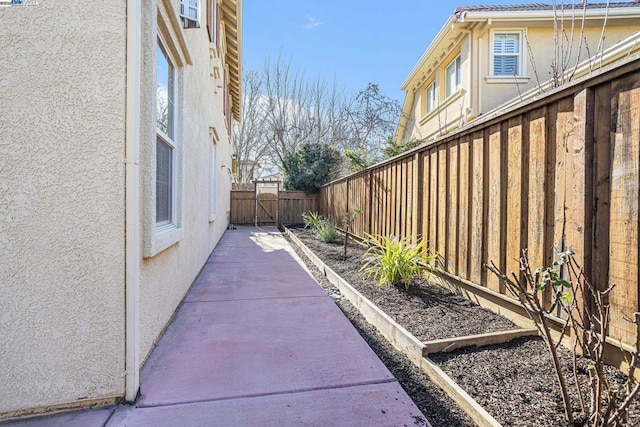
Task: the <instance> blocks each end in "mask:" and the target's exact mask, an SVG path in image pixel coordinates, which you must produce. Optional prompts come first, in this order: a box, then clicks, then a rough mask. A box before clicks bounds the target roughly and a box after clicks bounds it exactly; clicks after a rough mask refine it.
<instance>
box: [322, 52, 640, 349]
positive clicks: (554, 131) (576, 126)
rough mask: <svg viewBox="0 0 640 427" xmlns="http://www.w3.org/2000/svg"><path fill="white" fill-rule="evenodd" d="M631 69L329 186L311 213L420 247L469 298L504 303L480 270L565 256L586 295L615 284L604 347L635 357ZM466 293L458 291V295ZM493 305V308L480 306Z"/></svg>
mask: <svg viewBox="0 0 640 427" xmlns="http://www.w3.org/2000/svg"><path fill="white" fill-rule="evenodd" d="M639 70H640V59H637V57H636V59H634V60H627V61H626V62H625V63H624V64H622V65H620V66H618V67H616V68H612V69H609V70H608V71H603V72H599V73H597V74H594V75H593V76H591V77H589V78H585V79H582V80H580V81H578V82H576V83H574V84H573V85H571V86H570V87H568V88H564V89H562V90H559V91H556V92H554V93H552V94H550V95H548V96H546V97H545V98H543V99H539V100H536V101H532V102H528V103H526V104H524V105H520V106H517V107H515V108H514V109H512V110H510V111H508V112H507V113H503V114H502V115H500V116H496V117H486V118H484V119H483V120H482V121H481V122H480V123H479V124H476V125H473V126H472V127H468V128H465V129H462V130H460V131H458V132H456V133H454V134H451V135H447V136H446V137H443V138H441V139H440V140H438V141H435V142H434V143H431V144H429V145H426V146H423V147H420V148H418V149H415V150H412V151H410V152H408V153H406V154H405V155H402V156H399V157H396V158H394V159H391V160H389V161H387V162H385V163H382V164H379V165H376V166H374V167H372V168H370V169H368V170H365V171H363V172H360V173H358V174H354V175H351V176H348V177H346V178H343V179H341V180H338V181H335V182H333V183H331V184H329V185H327V186H325V187H324V188H322V190H321V196H320V211H321V213H323V214H325V215H329V216H333V217H337V218H339V217H341V216H342V215H343V214H344V212H346V211H354V210H355V209H358V208H359V209H363V210H364V214H363V215H360V216H359V217H358V218H357V219H356V221H355V224H354V228H353V230H354V233H355V234H356V235H358V236H361V237H362V236H364V234H365V233H378V234H383V235H387V236H391V235H394V236H410V237H411V238H413V239H414V240H415V239H418V238H423V239H424V240H425V241H426V243H427V246H428V247H429V248H431V249H432V250H435V251H437V253H438V254H439V255H440V256H441V257H442V261H443V270H444V271H445V272H446V275H447V276H448V277H450V278H452V279H455V280H454V281H457V283H458V284H466V285H465V286H466V290H470V291H471V292H473V293H474V294H475V295H480V296H482V294H484V297H485V298H488V299H491V298H493V299H492V301H494V302H495V301H498V305H500V306H502V307H498V309H499V310H502V311H503V312H504V308H505V306H507V308H508V309H509V310H515V306H509V304H508V303H505V302H504V301H505V300H507V298H504V297H502V298H495V296H496V295H497V296H500V294H504V293H505V291H504V289H502V287H501V285H500V283H499V282H498V280H497V279H496V277H495V276H493V275H491V274H487V271H486V269H485V268H484V267H483V265H484V264H486V263H490V262H491V261H493V262H495V263H496V265H497V266H499V267H500V268H501V269H503V270H508V271H516V272H517V271H518V261H517V259H518V258H519V256H520V254H521V251H522V250H523V249H526V250H527V251H528V255H529V259H530V261H531V265H532V266H533V268H535V267H537V266H543V265H550V264H551V263H552V260H553V258H554V255H555V253H556V252H557V251H558V250H560V249H565V248H571V249H573V250H574V251H575V253H576V259H577V260H578V262H579V263H580V264H581V265H582V266H584V269H585V272H586V274H587V276H588V277H589V278H591V279H592V280H593V283H596V284H597V286H599V287H601V288H604V287H606V286H607V285H608V284H609V283H615V284H616V289H615V290H614V291H613V293H612V296H611V301H610V302H611V307H612V310H611V316H612V326H611V331H610V333H611V336H612V337H613V338H615V339H621V340H622V341H623V342H624V343H627V344H629V345H635V340H636V330H635V327H634V325H633V324H632V323H630V322H629V320H628V319H632V318H633V313H634V312H636V311H638V309H639V306H638V301H639V300H638V293H639V289H638V275H639V270H638V228H639V223H638V196H639V193H640V174H639V169H640V71H639ZM467 285H468V286H467ZM492 296H493V297H492ZM494 308H495V307H494Z"/></svg>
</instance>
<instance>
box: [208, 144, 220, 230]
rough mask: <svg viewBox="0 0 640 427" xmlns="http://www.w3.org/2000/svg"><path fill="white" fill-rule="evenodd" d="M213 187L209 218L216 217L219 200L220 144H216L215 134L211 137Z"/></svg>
mask: <svg viewBox="0 0 640 427" xmlns="http://www.w3.org/2000/svg"><path fill="white" fill-rule="evenodd" d="M210 150H211V154H210V158H211V189H210V197H211V201H210V212H209V220H210V221H213V220H214V219H216V206H217V201H218V195H217V186H218V145H217V144H216V138H215V136H212V137H211V149H210Z"/></svg>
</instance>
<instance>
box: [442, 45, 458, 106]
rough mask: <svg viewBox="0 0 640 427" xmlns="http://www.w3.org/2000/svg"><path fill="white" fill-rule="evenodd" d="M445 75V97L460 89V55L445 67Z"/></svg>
mask: <svg viewBox="0 0 640 427" xmlns="http://www.w3.org/2000/svg"><path fill="white" fill-rule="evenodd" d="M444 74H445V97H448V96H450V95H451V94H453V93H454V92H455V91H456V90H457V89H458V87H460V80H461V74H460V55H458V56H457V57H456V58H455V59H454V60H453V61H451V62H450V63H449V65H447V68H446V69H445V71H444Z"/></svg>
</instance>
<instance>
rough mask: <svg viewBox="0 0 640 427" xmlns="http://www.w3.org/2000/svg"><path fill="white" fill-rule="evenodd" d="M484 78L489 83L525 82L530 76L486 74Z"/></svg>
mask: <svg viewBox="0 0 640 427" xmlns="http://www.w3.org/2000/svg"><path fill="white" fill-rule="evenodd" d="M484 80H485V81H486V82H487V83H490V84H509V83H511V84H514V83H517V84H527V83H529V80H531V77H530V76H486V77H485V78H484Z"/></svg>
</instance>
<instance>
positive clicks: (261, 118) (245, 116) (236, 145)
mask: <svg viewBox="0 0 640 427" xmlns="http://www.w3.org/2000/svg"><path fill="white" fill-rule="evenodd" d="M242 79H243V80H242V88H243V90H244V92H243V94H242V122H241V123H239V124H236V125H235V126H234V128H233V134H234V138H233V153H234V154H235V156H236V162H237V178H236V182H237V183H239V184H242V185H248V184H250V183H251V180H252V179H253V178H254V176H255V175H256V172H257V168H258V167H259V165H260V162H261V161H262V160H263V159H264V157H265V154H266V152H267V148H268V145H267V141H266V139H265V137H264V132H265V123H266V108H267V100H266V98H265V96H264V95H263V94H262V92H261V89H262V76H261V75H260V74H258V73H256V72H255V71H249V72H247V73H245V75H244V76H243V78H242Z"/></svg>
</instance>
